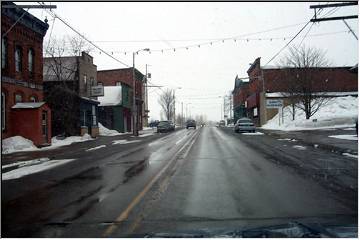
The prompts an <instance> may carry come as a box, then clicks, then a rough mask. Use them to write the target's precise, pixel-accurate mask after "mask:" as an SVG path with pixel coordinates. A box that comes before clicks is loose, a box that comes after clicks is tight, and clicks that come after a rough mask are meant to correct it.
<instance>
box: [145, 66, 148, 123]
mask: <svg viewBox="0 0 360 240" xmlns="http://www.w3.org/2000/svg"><path fill="white" fill-rule="evenodd" d="M147 67H148V64H145V76H146V77H145V116H146V120H145V121H146V122H145V126H146V127H148V126H149V108H148V71H147Z"/></svg>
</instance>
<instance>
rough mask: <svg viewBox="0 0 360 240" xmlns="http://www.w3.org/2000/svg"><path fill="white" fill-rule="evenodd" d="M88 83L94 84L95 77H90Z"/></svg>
mask: <svg viewBox="0 0 360 240" xmlns="http://www.w3.org/2000/svg"><path fill="white" fill-rule="evenodd" d="M90 84H91V86H95V79H94V78H93V77H90Z"/></svg>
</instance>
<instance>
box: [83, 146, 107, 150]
mask: <svg viewBox="0 0 360 240" xmlns="http://www.w3.org/2000/svg"><path fill="white" fill-rule="evenodd" d="M104 147H106V145H100V146H97V147H93V148H89V149H87V150H86V151H87V152H88V151H94V150H98V149H100V148H104Z"/></svg>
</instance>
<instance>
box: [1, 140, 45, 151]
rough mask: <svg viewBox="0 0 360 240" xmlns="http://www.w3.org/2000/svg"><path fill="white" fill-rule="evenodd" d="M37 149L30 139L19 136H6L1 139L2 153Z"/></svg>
mask: <svg viewBox="0 0 360 240" xmlns="http://www.w3.org/2000/svg"><path fill="white" fill-rule="evenodd" d="M37 149H38V148H37V147H36V146H35V145H34V143H33V142H32V141H31V140H29V139H26V138H23V137H21V136H14V137H10V138H6V139H3V141H2V153H3V154H7V153H12V152H21V151H34V150H37Z"/></svg>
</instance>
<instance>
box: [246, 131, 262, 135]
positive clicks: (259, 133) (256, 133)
mask: <svg viewBox="0 0 360 240" xmlns="http://www.w3.org/2000/svg"><path fill="white" fill-rule="evenodd" d="M242 135H264V134H263V133H261V132H254V133H242Z"/></svg>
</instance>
